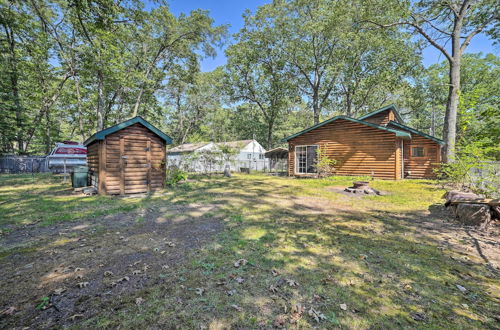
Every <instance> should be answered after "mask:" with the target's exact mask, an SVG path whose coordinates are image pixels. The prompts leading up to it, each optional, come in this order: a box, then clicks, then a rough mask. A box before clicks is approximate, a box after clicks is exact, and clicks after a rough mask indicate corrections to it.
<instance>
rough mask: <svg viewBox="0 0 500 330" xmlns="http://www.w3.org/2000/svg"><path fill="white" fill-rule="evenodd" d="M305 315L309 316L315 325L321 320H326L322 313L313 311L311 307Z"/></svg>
mask: <svg viewBox="0 0 500 330" xmlns="http://www.w3.org/2000/svg"><path fill="white" fill-rule="evenodd" d="M307 313H308V314H309V316H311V317H312V318H313V319H314V320H315V321H316V323H319V322H320V321H321V320H326V317H325V315H323V313H321V312H319V311H317V310H315V309H314V308H312V307H311V309H309V311H308V312H307Z"/></svg>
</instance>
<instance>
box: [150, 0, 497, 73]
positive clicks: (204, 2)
mask: <svg viewBox="0 0 500 330" xmlns="http://www.w3.org/2000/svg"><path fill="white" fill-rule="evenodd" d="M269 2H270V0H169V1H168V3H169V5H170V10H171V11H172V13H174V14H175V15H179V14H180V13H189V12H190V11H191V10H194V9H198V8H200V9H205V10H208V11H209V12H210V16H211V17H212V18H213V19H214V20H215V24H217V25H221V24H229V25H230V27H229V33H230V34H234V33H236V32H238V31H239V30H240V29H241V28H242V27H243V18H242V14H243V12H244V11H245V10H246V9H250V10H251V11H252V12H255V10H256V9H257V7H258V6H261V5H263V4H266V3H269ZM151 6H152V2H149V1H147V2H146V8H148V7H151ZM466 52H467V53H478V52H483V53H495V54H497V55H498V54H499V53H500V48H499V46H493V43H492V41H491V40H489V39H488V38H487V37H486V36H485V35H481V34H480V35H477V36H475V37H474V39H472V42H471V44H470V45H469V47H468V48H467V50H466ZM444 59H445V58H444V55H442V54H441V52H439V51H438V50H437V49H435V48H434V47H432V46H429V47H427V48H426V49H424V51H423V64H424V65H425V66H426V67H428V66H430V65H432V64H435V63H439V62H442V61H443V60H444ZM225 63H226V57H225V56H224V48H222V49H218V50H217V56H216V57H215V58H206V59H204V60H203V61H202V63H201V70H202V71H212V70H213V69H215V68H216V67H218V66H220V65H224V64H225Z"/></svg>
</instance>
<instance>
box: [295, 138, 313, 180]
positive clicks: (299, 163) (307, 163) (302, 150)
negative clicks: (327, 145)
mask: <svg viewBox="0 0 500 330" xmlns="http://www.w3.org/2000/svg"><path fill="white" fill-rule="evenodd" d="M317 150H318V146H314V145H313V146H296V147H295V173H299V174H308V173H317V169H316V163H317V159H318V155H317V152H316V151H317Z"/></svg>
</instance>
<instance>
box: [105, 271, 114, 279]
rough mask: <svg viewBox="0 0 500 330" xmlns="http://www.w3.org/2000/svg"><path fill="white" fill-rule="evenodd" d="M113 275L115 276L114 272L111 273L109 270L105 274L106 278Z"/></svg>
mask: <svg viewBox="0 0 500 330" xmlns="http://www.w3.org/2000/svg"><path fill="white" fill-rule="evenodd" d="M112 275H113V272H111V271H109V270H107V271H105V272H104V276H106V277H109V276H112Z"/></svg>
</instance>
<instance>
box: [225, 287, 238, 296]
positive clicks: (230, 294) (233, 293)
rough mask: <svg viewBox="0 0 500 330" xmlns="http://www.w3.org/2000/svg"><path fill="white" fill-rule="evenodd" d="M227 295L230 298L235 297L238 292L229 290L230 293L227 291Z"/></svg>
mask: <svg viewBox="0 0 500 330" xmlns="http://www.w3.org/2000/svg"><path fill="white" fill-rule="evenodd" d="M226 294H227V295H228V296H234V295H235V294H236V290H234V289H233V290H228V291H226Z"/></svg>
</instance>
